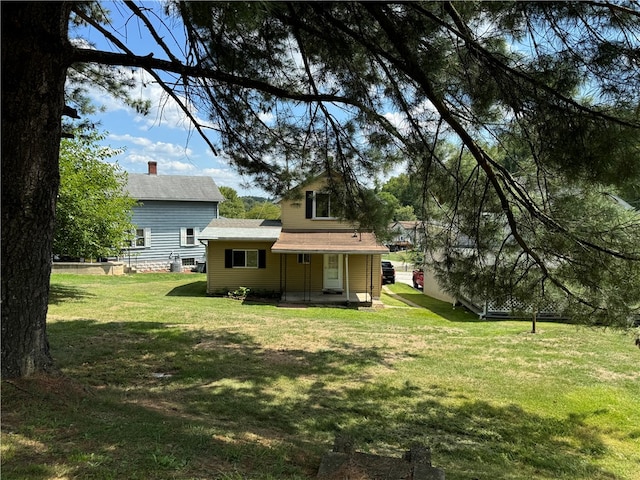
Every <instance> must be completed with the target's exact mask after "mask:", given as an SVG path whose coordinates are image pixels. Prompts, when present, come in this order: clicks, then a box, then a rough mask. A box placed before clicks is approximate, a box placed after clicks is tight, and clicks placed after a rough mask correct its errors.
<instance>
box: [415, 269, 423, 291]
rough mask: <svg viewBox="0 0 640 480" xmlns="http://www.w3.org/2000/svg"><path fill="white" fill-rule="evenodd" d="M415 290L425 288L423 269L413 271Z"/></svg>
mask: <svg viewBox="0 0 640 480" xmlns="http://www.w3.org/2000/svg"><path fill="white" fill-rule="evenodd" d="M413 288H424V272H423V271H422V269H421V268H419V269H417V270H414V271H413Z"/></svg>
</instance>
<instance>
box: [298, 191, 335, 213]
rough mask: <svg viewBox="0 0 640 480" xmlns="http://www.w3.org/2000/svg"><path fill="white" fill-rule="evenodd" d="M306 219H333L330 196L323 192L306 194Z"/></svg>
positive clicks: (308, 192)
mask: <svg viewBox="0 0 640 480" xmlns="http://www.w3.org/2000/svg"><path fill="white" fill-rule="evenodd" d="M305 217H306V218H335V216H334V215H332V208H331V194H329V193H323V192H313V191H307V192H306V211H305Z"/></svg>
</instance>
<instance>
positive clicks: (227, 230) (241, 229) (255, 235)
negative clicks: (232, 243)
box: [198, 218, 282, 241]
mask: <svg viewBox="0 0 640 480" xmlns="http://www.w3.org/2000/svg"><path fill="white" fill-rule="evenodd" d="M281 230H282V223H281V222H280V220H253V219H245V218H215V219H213V220H211V223H209V225H207V227H206V228H205V229H204V230H202V231H201V232H200V234H199V235H198V238H199V239H201V240H244V241H247V240H265V241H275V240H277V239H278V237H279V236H280V231H281Z"/></svg>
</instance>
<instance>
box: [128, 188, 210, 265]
mask: <svg viewBox="0 0 640 480" xmlns="http://www.w3.org/2000/svg"><path fill="white" fill-rule="evenodd" d="M217 216H218V205H217V203H207V202H175V201H152V200H148V201H145V202H143V204H142V205H139V206H136V207H134V208H133V223H134V224H135V225H137V227H138V228H148V229H150V230H151V246H150V247H148V248H132V249H130V250H124V251H123V254H122V259H123V260H124V262H125V263H127V264H128V265H131V266H134V267H135V266H137V267H140V268H144V267H145V266H151V265H153V266H156V267H157V268H161V266H162V265H166V266H167V267H168V266H169V263H170V260H169V255H170V254H173V255H179V256H180V258H181V259H183V258H193V259H194V260H195V261H196V262H198V261H203V260H204V257H205V252H206V249H205V246H204V245H202V244H201V243H200V242H199V241H197V240H196V244H195V245H189V246H181V245H180V243H181V242H180V229H181V228H197V229H198V230H200V231H201V230H203V229H204V228H205V227H206V226H207V225H208V224H209V222H210V221H211V220H212V219H214V218H217Z"/></svg>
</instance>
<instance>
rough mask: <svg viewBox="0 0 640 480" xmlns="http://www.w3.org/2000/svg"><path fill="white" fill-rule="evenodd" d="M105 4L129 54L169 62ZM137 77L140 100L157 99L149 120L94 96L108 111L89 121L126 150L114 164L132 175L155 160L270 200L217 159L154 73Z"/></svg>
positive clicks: (98, 38) (163, 167)
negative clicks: (155, 80) (147, 56)
mask: <svg viewBox="0 0 640 480" xmlns="http://www.w3.org/2000/svg"><path fill="white" fill-rule="evenodd" d="M104 5H105V6H106V8H109V9H111V19H112V24H113V28H114V29H115V30H116V31H118V33H119V35H120V39H121V40H122V41H123V42H124V43H125V44H126V45H127V47H128V48H129V49H131V50H133V51H134V53H136V54H140V55H147V54H149V53H151V52H152V51H153V52H154V55H155V56H156V57H157V58H166V55H165V54H164V53H163V52H161V51H159V50H158V47H157V46H156V45H155V43H154V42H153V40H152V39H151V37H150V36H149V34H148V33H147V32H146V30H145V29H144V27H143V26H142V25H139V24H138V22H135V21H132V20H128V21H127V16H125V15H123V14H126V13H127V12H126V10H125V8H124V7H123V6H122V5H121V4H120V5H118V3H116V2H105V3H104ZM142 5H145V6H148V7H159V6H160V3H159V2H143V3H142ZM128 15H130V13H129V14H128ZM169 32H170V33H169ZM79 33H80V35H81V37H82V38H84V39H86V40H87V41H88V42H90V43H91V44H93V45H94V46H95V48H98V49H100V50H107V51H112V50H114V48H112V47H111V46H110V44H109V43H108V42H107V41H106V40H104V38H103V37H102V35H101V34H99V33H98V32H96V31H95V30H91V29H83V30H80V31H79ZM163 34H164V36H165V40H166V39H171V38H172V37H173V36H175V35H178V36H179V35H180V30H179V29H174V30H171V31H169V30H168V29H166V30H165V31H164V32H163ZM73 36H74V32H72V37H73ZM179 46H180V44H179V43H178V41H176V42H175V43H174V45H172V47H175V48H178V47H179ZM133 75H135V76H136V78H137V79H138V81H139V85H140V88H139V89H136V91H135V96H136V97H137V96H140V97H142V98H145V99H149V100H151V104H152V109H151V113H150V114H149V115H147V116H142V115H140V114H138V113H136V112H135V111H134V110H133V109H131V108H129V107H127V106H126V105H124V104H122V103H120V102H118V101H117V100H114V99H113V98H111V97H109V96H108V95H106V94H104V93H103V92H101V91H98V90H95V91H92V92H91V96H92V98H93V100H94V102H95V104H96V105H98V106H102V107H103V108H104V109H105V111H103V112H99V113H96V114H95V115H93V116H91V117H90V118H89V120H90V121H91V122H93V123H96V124H98V130H99V131H101V132H104V133H106V134H107V138H106V139H105V140H104V141H103V142H102V143H103V144H105V145H109V146H111V147H112V148H115V149H124V152H123V153H122V154H120V155H117V156H116V157H113V158H112V159H111V160H112V161H115V162H117V163H118V164H119V165H120V166H121V168H122V169H123V170H125V171H127V172H130V173H146V172H147V168H148V167H147V165H148V162H149V161H155V162H157V164H158V174H159V175H208V176H211V177H212V178H213V179H214V180H215V182H216V184H217V185H218V186H228V187H231V188H234V189H235V190H236V191H237V192H238V194H239V195H240V196H244V195H254V196H263V197H269V195H268V194H267V193H266V192H264V191H263V190H261V189H260V188H259V187H257V186H253V187H247V184H249V185H251V179H250V178H248V177H245V178H243V177H241V176H240V175H239V174H238V173H237V172H236V171H235V170H234V169H233V168H232V167H231V166H230V165H229V164H228V163H227V162H226V161H225V160H224V159H223V158H220V157H218V156H216V155H214V154H213V152H212V151H211V149H210V148H209V147H208V145H207V144H206V143H205V141H204V140H203V139H202V138H201V137H200V136H199V134H198V133H197V132H195V131H194V130H193V128H192V127H191V125H190V122H189V121H188V120H187V118H186V116H185V115H184V113H183V112H181V111H180V110H179V109H178V107H177V106H176V105H175V103H174V102H173V100H171V99H169V98H168V97H167V95H166V94H165V93H163V91H162V89H161V88H160V87H159V86H158V85H156V84H155V83H154V82H153V81H151V79H150V77H149V76H148V74H146V73H145V72H142V71H138V72H135V73H133ZM199 118H200V117H199Z"/></svg>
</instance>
